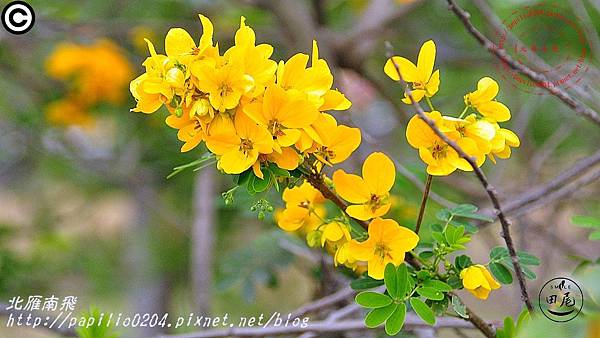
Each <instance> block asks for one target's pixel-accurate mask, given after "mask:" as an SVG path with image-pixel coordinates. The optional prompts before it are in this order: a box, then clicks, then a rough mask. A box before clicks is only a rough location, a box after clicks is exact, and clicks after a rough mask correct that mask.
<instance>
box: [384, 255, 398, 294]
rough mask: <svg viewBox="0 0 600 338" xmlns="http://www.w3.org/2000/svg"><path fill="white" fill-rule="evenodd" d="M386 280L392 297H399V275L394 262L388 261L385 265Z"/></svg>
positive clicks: (386, 285)
mask: <svg viewBox="0 0 600 338" xmlns="http://www.w3.org/2000/svg"><path fill="white" fill-rule="evenodd" d="M383 279H384V280H385V288H386V289H387V291H388V293H389V294H390V296H391V297H392V298H396V297H398V293H397V291H398V276H397V274H396V267H395V266H394V264H392V263H388V264H387V265H386V266H385V271H384V274H383Z"/></svg>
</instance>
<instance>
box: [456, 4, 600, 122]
mask: <svg viewBox="0 0 600 338" xmlns="http://www.w3.org/2000/svg"><path fill="white" fill-rule="evenodd" d="M446 1H447V2H448V6H449V7H450V10H451V11H452V12H454V14H456V16H457V17H458V18H459V19H460V21H462V23H463V25H464V26H465V28H466V29H467V31H468V32H469V33H471V35H473V37H475V39H476V40H477V41H478V42H479V43H480V44H481V45H482V46H483V47H484V48H485V49H487V50H488V51H489V52H490V53H492V54H493V55H494V56H496V57H497V58H498V59H500V60H501V61H502V62H503V63H505V64H506V65H508V66H510V67H511V68H512V69H514V70H516V71H518V72H519V73H521V74H523V75H525V76H527V77H528V78H530V79H531V80H533V81H534V82H535V83H539V84H542V86H541V87H542V88H544V89H545V90H546V91H548V92H549V93H550V94H552V95H554V96H556V97H557V98H559V99H560V100H561V101H563V102H564V103H565V104H566V105H567V106H569V107H570V108H571V109H572V110H573V111H575V113H577V114H579V115H582V116H584V117H586V118H588V119H589V120H590V121H592V122H593V123H595V124H597V125H598V126H600V116H599V115H598V113H597V112H596V111H594V110H592V109H590V108H589V107H587V106H585V105H584V104H582V103H581V102H579V101H577V100H575V99H574V98H573V97H571V95H569V94H568V93H567V92H566V91H564V90H563V89H562V88H560V87H558V86H554V85H552V83H551V82H550V81H549V80H548V78H547V77H546V76H544V75H543V74H540V73H537V72H535V71H534V70H532V69H531V68H529V67H528V66H526V65H524V64H522V63H520V62H518V61H516V60H515V59H513V58H512V57H511V56H510V55H509V54H508V53H507V52H506V51H505V50H504V49H501V48H498V46H496V45H495V44H494V43H493V42H492V41H490V39H488V38H487V37H485V36H484V35H483V34H482V33H481V32H480V31H478V30H477V28H475V26H473V24H472V23H471V20H470V19H469V18H470V14H469V13H467V12H466V11H465V10H464V9H462V8H461V7H459V6H458V5H457V4H456V2H455V1H454V0H446Z"/></svg>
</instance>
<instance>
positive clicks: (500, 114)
mask: <svg viewBox="0 0 600 338" xmlns="http://www.w3.org/2000/svg"><path fill="white" fill-rule="evenodd" d="M475 108H477V111H479V112H480V113H481V115H483V116H485V117H488V118H490V119H493V120H495V121H498V122H505V121H508V120H510V110H509V109H508V107H507V106H505V105H504V104H503V103H500V102H498V101H489V102H485V103H481V104H478V105H477V106H475Z"/></svg>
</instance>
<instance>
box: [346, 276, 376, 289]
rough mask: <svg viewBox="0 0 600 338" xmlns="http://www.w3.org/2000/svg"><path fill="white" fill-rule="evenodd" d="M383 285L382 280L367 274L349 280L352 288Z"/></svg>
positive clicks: (369, 287) (370, 287)
mask: <svg viewBox="0 0 600 338" xmlns="http://www.w3.org/2000/svg"><path fill="white" fill-rule="evenodd" d="M381 285H383V281H382V280H378V279H373V278H371V277H369V276H364V277H360V278H358V279H355V280H353V281H352V282H350V287H351V288H352V289H353V290H366V289H372V288H376V287H378V286H381Z"/></svg>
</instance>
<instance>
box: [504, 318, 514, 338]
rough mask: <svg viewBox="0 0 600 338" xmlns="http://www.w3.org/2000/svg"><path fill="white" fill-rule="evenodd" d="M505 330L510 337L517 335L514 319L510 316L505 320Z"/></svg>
mask: <svg viewBox="0 0 600 338" xmlns="http://www.w3.org/2000/svg"><path fill="white" fill-rule="evenodd" d="M503 330H504V333H506V335H507V336H508V337H513V336H514V335H515V333H516V332H515V323H514V322H513V319H512V317H510V316H509V317H506V318H504V327H503Z"/></svg>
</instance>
